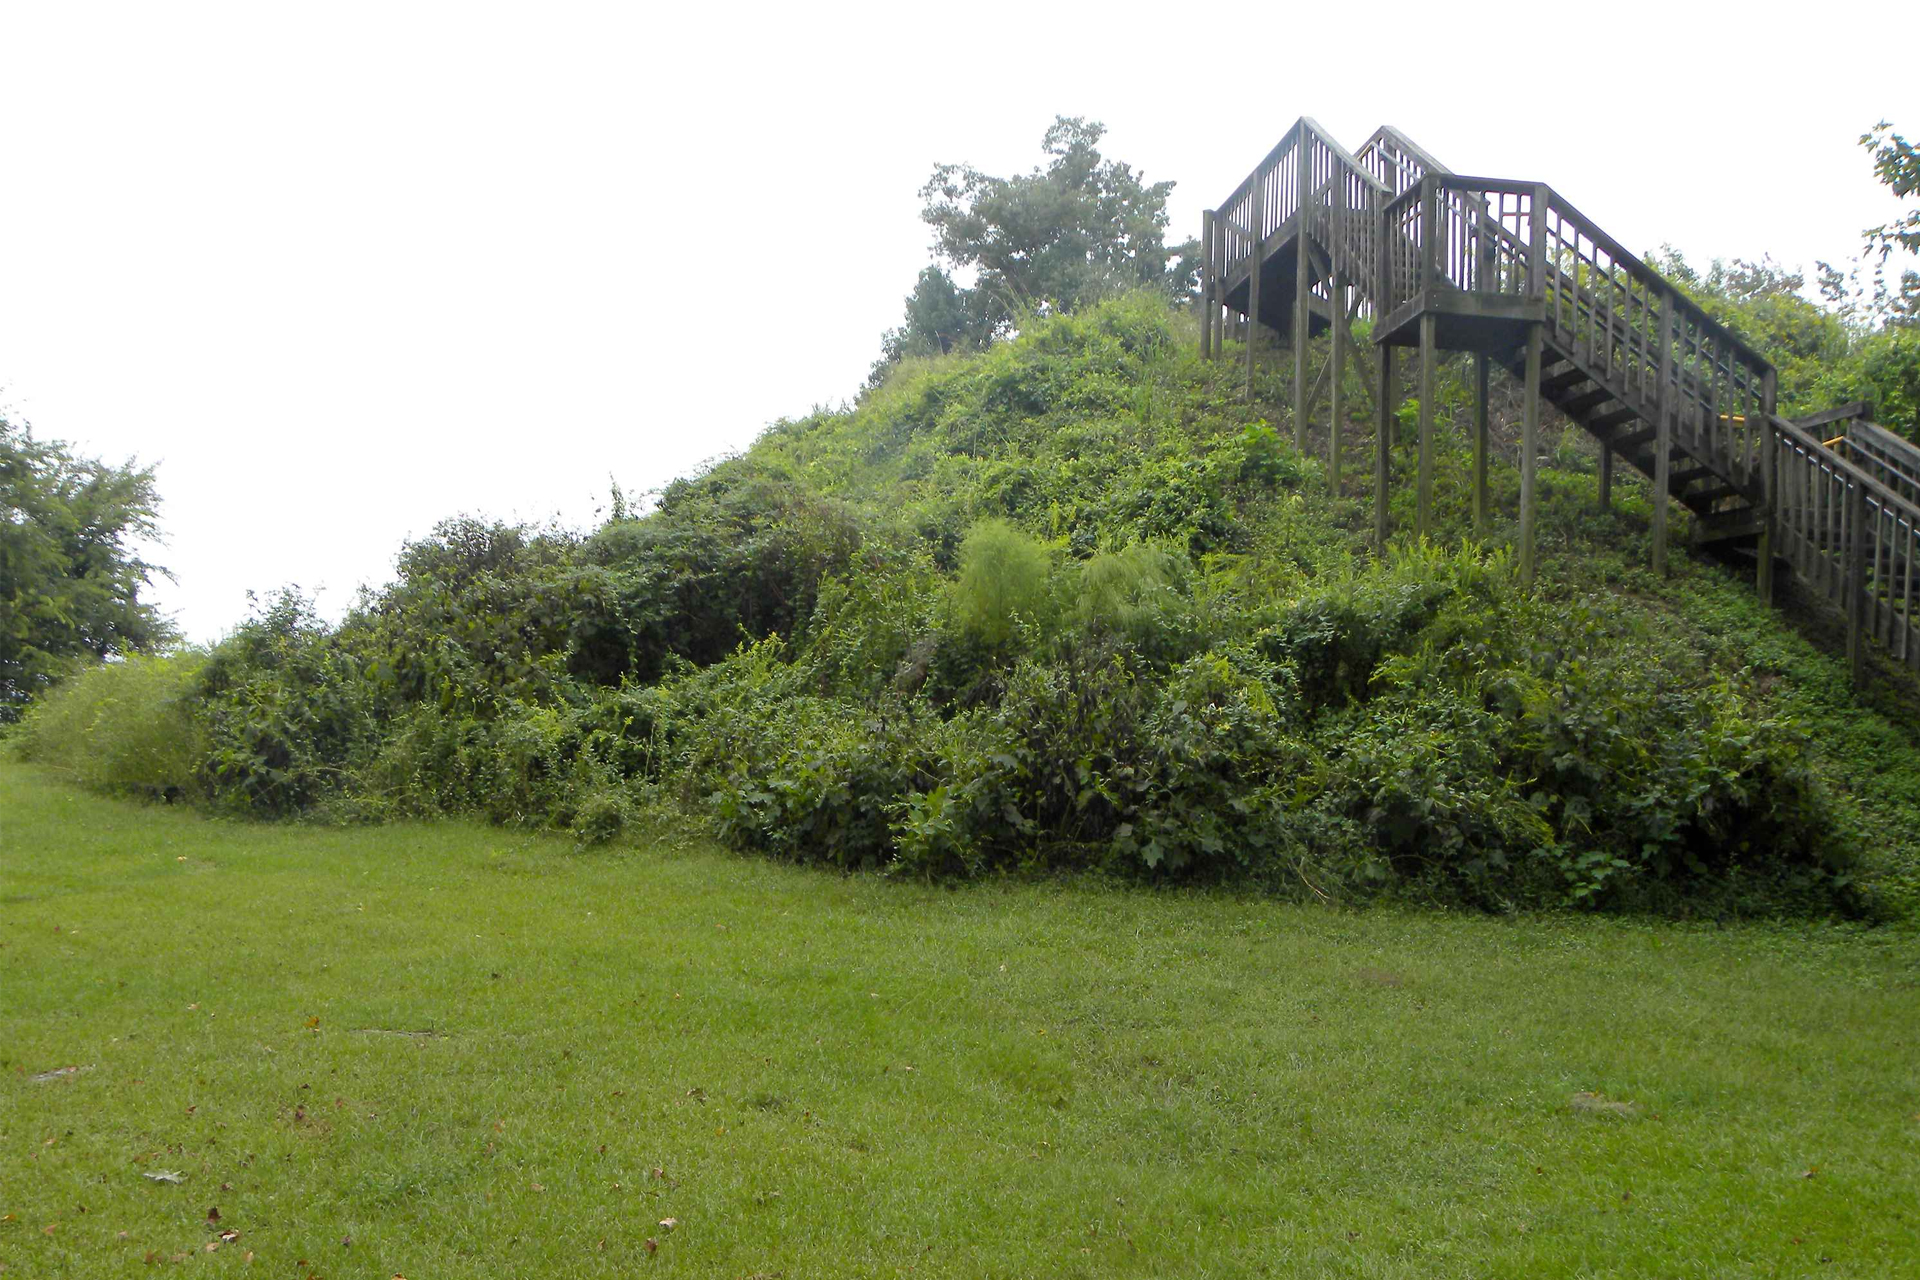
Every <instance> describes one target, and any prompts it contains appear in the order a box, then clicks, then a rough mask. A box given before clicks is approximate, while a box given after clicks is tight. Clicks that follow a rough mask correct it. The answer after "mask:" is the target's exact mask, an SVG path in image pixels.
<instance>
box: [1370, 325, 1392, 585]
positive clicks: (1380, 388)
mask: <svg viewBox="0 0 1920 1280" xmlns="http://www.w3.org/2000/svg"><path fill="white" fill-rule="evenodd" d="M1373 349H1374V354H1375V359H1376V361H1377V363H1378V365H1379V367H1378V369H1377V370H1376V371H1375V375H1374V376H1375V379H1376V381H1375V382H1374V387H1373V392H1374V394H1373V407H1374V423H1373V546H1374V550H1375V551H1377V552H1379V553H1380V554H1381V555H1385V554H1386V551H1387V534H1388V532H1389V529H1388V523H1389V522H1388V520H1387V480H1388V475H1389V473H1390V471H1391V467H1390V465H1389V464H1390V463H1391V462H1392V460H1393V411H1394V409H1395V408H1396V406H1395V404H1394V402H1393V401H1394V396H1393V348H1392V347H1390V346H1388V345H1387V344H1386V343H1384V342H1378V341H1376V342H1375V343H1374V344H1373Z"/></svg>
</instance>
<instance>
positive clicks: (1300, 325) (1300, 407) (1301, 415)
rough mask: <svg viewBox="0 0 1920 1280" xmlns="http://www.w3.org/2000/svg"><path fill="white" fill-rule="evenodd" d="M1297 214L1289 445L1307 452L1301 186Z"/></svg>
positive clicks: (1307, 321) (1308, 280) (1306, 280)
mask: <svg viewBox="0 0 1920 1280" xmlns="http://www.w3.org/2000/svg"><path fill="white" fill-rule="evenodd" d="M1301 192H1302V194H1301V197H1300V198H1301V200H1302V201H1303V203H1302V204H1301V207H1300V216H1299V221H1298V230H1296V231H1295V232H1294V247H1295V248H1296V249H1297V250H1298V253H1297V254H1296V255H1295V258H1294V264H1293V447H1294V448H1296V449H1298V450H1299V451H1300V452H1302V453H1305V452H1306V451H1307V402H1308V396H1309V395H1310V391H1309V389H1308V387H1307V334H1308V333H1309V332H1311V330H1312V328H1313V326H1312V323H1311V320H1312V313H1311V312H1310V311H1309V310H1308V309H1307V308H1308V301H1307V300H1308V298H1309V297H1310V294H1309V293H1308V290H1310V289H1311V288H1312V287H1313V278H1312V276H1310V275H1309V274H1308V273H1309V272H1310V271H1312V270H1313V265H1312V262H1311V257H1312V255H1310V254H1309V253H1308V252H1307V210H1306V205H1305V203H1304V201H1305V200H1306V195H1305V187H1304V186H1303V187H1302V188H1301Z"/></svg>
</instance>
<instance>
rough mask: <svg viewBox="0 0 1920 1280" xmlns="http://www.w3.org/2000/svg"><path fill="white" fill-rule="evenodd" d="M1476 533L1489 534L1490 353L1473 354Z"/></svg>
mask: <svg viewBox="0 0 1920 1280" xmlns="http://www.w3.org/2000/svg"><path fill="white" fill-rule="evenodd" d="M1473 385H1474V400H1473V536H1474V537H1476V538H1484V537H1486V536H1487V443H1488V441H1489V439H1490V438H1491V436H1492V434H1493V432H1492V428H1491V427H1490V425H1489V423H1488V412H1489V411H1488V407H1487V353H1486V352H1484V351H1476V352H1474V353H1473Z"/></svg>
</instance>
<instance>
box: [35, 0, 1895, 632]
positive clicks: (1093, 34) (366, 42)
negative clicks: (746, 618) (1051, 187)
mask: <svg viewBox="0 0 1920 1280" xmlns="http://www.w3.org/2000/svg"><path fill="white" fill-rule="evenodd" d="M674 9H675V12H673V13H672V14H663V13H662V12H661V10H660V9H659V8H656V7H655V6H651V5H637V4H619V5H586V4H566V3H544V4H537V5H535V4H528V5H522V6H511V7H500V6H493V5H486V4H478V3H460V4H449V5H444V6H439V5H425V4H406V3H391V2H389V3H381V4H366V5H363V4H352V3H333V4H327V5H298V6H296V5H286V4H261V3H249V4H234V5H207V4H192V3H178V2H176V3H166V4H153V3H140V4H127V5H107V4H61V3H44V2H40V0H35V2H33V3H16V2H15V0H0V183H3V184H4V185H3V187H0V405H4V406H6V407H7V408H8V410H9V416H12V417H14V418H16V419H18V418H25V419H26V420H27V421H29V422H31V423H32V424H33V426H34V429H35V431H36V432H37V434H39V435H41V436H43V437H54V438H60V439H65V440H68V441H71V442H73V443H74V444H75V445H77V446H78V447H79V448H80V449H81V450H82V451H83V452H85V453H88V454H92V455H96V456H102V457H105V458H106V459H108V460H110V461H116V462H117V461H122V460H125V459H126V458H128V457H130V456H137V457H138V458H140V459H141V460H143V461H151V462H156V463H158V464H159V479H160V490H161V494H162V498H163V501H164V507H163V513H162V514H163V519H164V523H165V527H166V532H167V545H166V546H165V547H164V548H162V549H161V550H160V551H159V553H158V558H159V559H160V560H161V562H162V563H165V564H167V565H168V566H170V567H171V568H172V569H173V570H174V572H175V573H176V574H177V576H178V582H177V583H171V584H169V583H162V584H161V585H160V588H159V591H158V598H159V600H160V601H161V603H162V605H163V606H164V607H165V608H166V609H168V610H169V611H171V612H173V613H175V615H176V617H177V620H178V622H179V623H180V625H181V626H182V627H183V628H184V630H185V631H186V632H187V633H188V634H189V635H190V636H192V637H194V638H197V639H212V638H216V637H218V636H219V635H220V634H222V633H223V632H225V631H226V630H227V629H228V628H230V627H231V626H232V625H233V624H234V623H236V622H237V621H239V620H240V619H241V618H242V617H243V616H244V615H245V612H246V592H247V591H248V590H249V589H253V590H256V591H262V592H264V591H267V590H271V589H272V588H274V587H277V586H279V585H282V584H285V583H298V584H300V585H301V586H302V587H304V588H306V589H308V590H310V591H318V592H319V593H320V600H321V604H322V607H323V609H325V610H326V611H328V612H330V613H337V612H338V611H339V610H340V609H342V608H344V607H345V606H346V605H347V604H348V603H350V602H351V599H352V594H353V590H354V588H355V587H356V585H358V584H359V583H361V582H369V583H375V584H377V583H380V582H383V581H385V580H386V579H387V577H388V575H389V572H390V569H391V566H392V561H393V556H394V553H395V552H396V551H397V550H398V548H399V546H400V544H401V542H402V541H403V540H404V539H406V538H408V537H418V536H421V535H424V534H426V533H427V532H428V531H430V530H431V528H432V527H433V525H434V524H435V522H436V521H438V520H439V519H441V518H442V517H445V516H448V515H451V514H454V513H458V512H471V513H478V514H485V515H490V516H501V517H507V518H518V519H542V518H547V517H552V516H558V517H559V518H561V519H562V520H565V521H567V522H569V523H572V524H576V525H584V524H587V523H589V522H590V521H591V520H592V518H593V515H594V512H595V509H596V508H597V507H600V506H602V505H603V504H604V502H605V499H606V495H607V491H608V482H609V477H613V478H617V479H618V481H619V482H620V484H621V485H622V486H623V487H625V488H626V489H627V490H628V491H629V492H639V491H645V490H648V489H651V488H655V487H657V486H659V485H661V484H663V483H665V482H666V481H668V480H670V479H672V478H673V477H675V476H678V475H683V474H686V473H687V472H689V471H691V470H693V469H695V468H696V467H698V465H699V464H700V463H701V461H702V460H703V459H707V458H710V457H713V456H715V455H718V454H722V453H726V452H729V451H734V450H739V449H741V448H744V447H745V446H746V445H747V444H749V443H750V442H751V441H752V439H753V438H754V436H755V435H757V434H758V433H759V431H760V430H761V429H762V428H764V427H765V425H766V424H767V423H769V422H771V421H773V420H775V419H777V418H780V417H783V416H798V415H800V414H803V413H805V412H806V411H807V410H808V409H809V408H810V407H811V406H813V405H815V404H831V403H838V402H840V401H841V400H844V399H847V398H850V397H851V396H852V395H853V394H854V393H855V391H856V390H857V389H858V387H859V385H860V383H861V380H862V379H863V378H864V376H865V374H866V371H867V368H868V365H869V363H870V362H871V360H872V359H873V356H874V354H875V351H876V348H877V343H878V338H879V334H880V331H881V330H882V329H883V328H885V327H887V326H889V325H892V324H894V323H896V322H897V320H898V317H899V314H900V309H901V301H902V298H903V296H904V295H905V293H906V292H907V290H908V289H909V288H910V287H911V286H912V283H913V278H914V274H915V272H916V271H917V270H918V269H919V268H920V267H921V266H922V265H924V264H925V263H926V262H927V261H928V251H927V246H928V231H927V228H926V227H925V226H924V225H923V224H922V223H921V222H920V221H919V219H918V217H917V214H918V209H919V201H918V199H917V197H916V195H915V192H916V191H917V190H918V188H919V187H920V185H921V183H922V182H924V181H925V179H926V176H927V172H928V170H929V169H930V168H931V167H932V166H933V164H934V163H935V162H938V161H964V162H969V163H973V164H975V165H978V166H979V167H981V168H984V169H988V170H989V171H992V172H999V173H1010V172H1015V171H1024V170H1026V169H1028V168H1031V167H1032V166H1033V165H1035V164H1036V163H1038V162H1039V160H1040V158H1041V157H1040V154H1039V140H1040V135H1041V133H1042V131H1043V130H1044V129H1045V128H1046V126H1047V125H1048V124H1049V123H1050V122H1051V120H1052V119H1053V117H1054V115H1055V114H1067V115H1084V116H1089V117H1092V118H1095V119H1098V120H1101V121H1104V122H1105V123H1106V125H1107V127H1108V131H1109V132H1108V137H1107V142H1106V146H1105V149H1106V152H1107V154H1108V155H1110V156H1113V157H1116V158H1119V159H1122V160H1125V161H1127V162H1129V163H1131V164H1133V165H1134V166H1135V167H1136V168H1138V169H1141V170H1144V172H1145V175H1146V176H1147V178H1148V179H1149V180H1154V181H1157V180H1160V179H1167V178H1171V179H1174V180H1176V181H1177V182H1178V183H1179V186H1178V187H1177V188H1176V190H1175V192H1174V196H1173V201H1172V213H1173V226H1172V228H1171V231H1170V237H1169V238H1170V239H1172V240H1178V239H1182V238H1185V237H1186V236H1188V235H1191V234H1194V233H1195V232H1196V231H1197V227H1198V222H1199V213H1200V210H1201V209H1202V208H1203V207H1206V206H1209V205H1211V204H1213V203H1216V202H1217V201H1218V200H1219V199H1220V198H1221V197H1223V196H1224V195H1226V194H1227V193H1228V192H1229V191H1230V190H1231V189H1232V188H1233V186H1234V185H1235V184H1236V183H1237V182H1238V181H1239V180H1240V178H1241V177H1242V176H1244V174H1245V173H1246V172H1247V170H1248V169H1249V168H1251V166H1252V165H1253V164H1254V162H1255V161H1257V160H1258V159H1259V158H1260V156H1262V155H1263V154H1264V153H1265V152H1266V151H1267V149H1268V148H1269V147H1271V146H1272V145H1273V143H1274V142H1275V141H1276V140H1277V139H1278V138H1279V136H1280V135H1281V133H1282V132H1283V131H1284V130H1285V129H1286V128H1287V126H1288V125H1289V124H1291V123H1292V122H1293V120H1294V119H1295V118H1296V117H1297V116H1300V115H1303V114H1304V115H1311V116H1314V117H1316V118H1317V119H1319V120H1320V122H1321V123H1322V124H1324V125H1326V126H1327V127H1328V128H1329V129H1331V130H1332V131H1333V132H1334V133H1335V135H1336V136H1338V137H1339V138H1341V139H1342V140H1343V141H1346V142H1347V143H1348V145H1350V146H1352V145H1357V144H1358V143H1359V142H1360V141H1362V140H1363V139H1364V138H1365V137H1366V136H1367V135H1368V134H1369V133H1371V132H1372V130H1373V129H1374V128H1375V127H1376V126H1377V125H1379V124H1381V123H1389V124H1393V125H1395V126H1397V127H1399V128H1401V129H1402V130H1404V131H1406V132H1407V133H1408V134H1409V135H1411V136H1412V137H1413V138H1414V139H1415V140H1417V141H1418V142H1420V143H1421V145H1423V146H1424V147H1426V148H1427V149H1428V150H1429V151H1431V152H1432V153H1433V154H1434V155H1435V156H1437V157H1438V158H1439V159H1440V160H1441V161H1443V162H1444V163H1446V164H1447V165H1449V166H1450V167H1452V168H1453V169H1455V170H1457V171H1461V172H1467V173H1477V174H1489V175H1494V176H1499V177H1512V178H1524V179H1532V180H1539V181H1545V182H1548V183H1551V184H1553V186H1555V187H1556V188H1557V189H1559V190H1560V191H1561V192H1562V193H1563V194H1564V195H1565V196H1566V197H1567V198H1568V199H1570V200H1572V201H1573V202H1574V203H1575V204H1577V205H1579V206H1580V208H1581V209H1582V210H1584V211H1585V212H1587V213H1588V214H1590V215H1591V216H1593V217H1594V218H1595V219H1596V220H1598V221H1599V222H1600V224H1601V225H1602V226H1604V227H1605V228H1607V230H1608V231H1610V232H1611V233H1612V234H1614V235H1615V236H1617V237H1618V238H1619V239H1621V240H1622V241H1624V242H1625V243H1626V244H1628V245H1630V246H1634V247H1644V248H1652V247H1655V246H1657V245H1659V244H1661V243H1663V242H1671V243H1672V244H1674V245H1676V246H1677V247H1679V248H1681V249H1682V250H1683V251H1685V252H1686V253H1687V254H1688V255H1689V256H1690V257H1694V258H1698V259H1707V258H1711V257H1714V256H1724V257H1736V256H1739V257H1758V256H1759V255H1761V254H1763V253H1771V254H1772V255H1773V256H1774V257H1775V258H1776V259H1778V260H1780V261H1782V262H1785V263H1787V264H1790V265H1799V264H1808V263H1810V262H1811V261H1812V260H1813V259H1815V258H1827V259H1834V260H1838V259H1846V258H1848V257H1850V256H1851V255H1852V254H1853V253H1855V252H1856V251H1857V248H1858V242H1859V232H1860V229H1861V228H1862V227H1863V226H1866V225H1868V224H1869V223H1878V222H1881V221H1884V220H1886V219H1887V218H1888V217H1890V216H1892V214H1893V213H1894V212H1895V211H1896V210H1897V209H1898V205H1897V204H1896V203H1895V202H1894V201H1893V200H1892V199H1891V198H1890V197H1888V196H1887V195H1886V194H1885V193H1884V192H1883V191H1882V189H1881V188H1879V187H1878V186H1877V185H1876V184H1875V182H1874V181H1873V178H1872V175H1871V172H1870V169H1869V166H1868V162H1867V158H1866V153H1865V152H1864V151H1862V150H1861V149H1860V148H1859V147H1858V146H1857V145H1855V138H1856V137H1857V136H1858V135H1859V134H1860V133H1861V132H1863V131H1864V130H1865V129H1866V128H1868V127H1869V126H1870V125H1872V124H1873V123H1874V122H1875V121H1876V120H1879V119H1881V118H1883V117H1885V118H1890V119H1892V120H1893V121H1894V123H1895V124H1896V125H1898V126H1900V127H1902V128H1903V129H1904V130H1905V131H1906V132H1908V133H1909V134H1911V133H1913V132H1915V131H1920V88H1916V83H1917V82H1916V81H1915V79H1914V77H1913V75H1912V74H1911V66H1910V56H1909V55H1910V41H1911V32H1910V31H1909V30H1907V29H1906V27H1907V25H1908V24H1907V20H1904V19H1900V18H1899V17H1898V13H1899V12H1900V7H1899V6H1898V5H1891V6H1890V5H1887V4H1885V3H1876V4H1873V5H1865V4H1859V5H1856V4H1851V3H1845V2H1839V3H1827V4H1822V5H1819V6H1814V7H1808V6H1805V5H1795V6H1791V7H1789V6H1786V5H1779V6H1768V5H1765V4H1754V5H1743V6H1738V7H1735V6H1730V5H1723V4H1712V5H1698V6H1696V5H1692V4H1689V3H1686V2H1685V0H1669V2H1668V3H1663V4H1655V5H1640V4H1634V3H1614V4H1610V5H1605V6H1602V7H1600V8H1595V7H1592V6H1586V7H1582V6H1575V5H1534V4H1528V3H1521V2H1516V3H1513V4H1510V5H1507V6H1504V7H1500V6H1496V7H1493V8H1488V7H1485V6H1482V7H1480V8H1476V9H1473V10H1472V11H1471V15H1470V14H1469V12H1468V11H1467V10H1464V9H1454V10H1448V9H1436V8H1435V7H1434V6H1432V5H1414V6H1407V7H1405V8H1398V7H1397V6H1391V5H1368V4H1365V3H1359V2H1357V0H1356V2H1355V3H1351V4H1332V5H1322V6H1311V7H1307V8H1296V7H1295V6H1292V5H1284V4H1270V5H1251V6H1250V5H1228V6H1225V7H1224V8H1218V7H1211V6H1199V5H1194V6H1183V5H1177V4H1162V5H1151V6H1146V5H1129V4H1122V3H1101V4H1087V5H1075V6H1057V7H1056V6H1050V5H1047V4H1044V3H1039V2H1038V0H1030V2H1028V3H1021V4H1013V5H1004V4H997V3H953V4H937V5H926V4H923V5H904V4H889V5H880V6H872V7H854V6H833V5H795V4H782V5H777V6H771V7H768V8H765V9H759V8H756V7H754V6H752V5H748V4H738V3H736V4H729V5H712V6H705V5H677V6H674ZM1396 9H1398V11H1395V10H1396ZM1202 15H1206V17H1205V20H1203V18H1202ZM1434 17H1439V18H1441V19H1443V21H1442V22H1441V23H1439V24H1437V25H1431V24H1430V25H1425V26H1423V25H1422V24H1423V23H1430V20H1431V19H1432V18H1434ZM1469 19H1471V20H1469Z"/></svg>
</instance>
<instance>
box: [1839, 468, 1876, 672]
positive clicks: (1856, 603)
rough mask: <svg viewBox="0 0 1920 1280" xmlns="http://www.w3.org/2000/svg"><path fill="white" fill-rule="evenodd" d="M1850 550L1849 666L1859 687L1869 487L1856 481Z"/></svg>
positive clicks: (1850, 495)
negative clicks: (1867, 488)
mask: <svg viewBox="0 0 1920 1280" xmlns="http://www.w3.org/2000/svg"><path fill="white" fill-rule="evenodd" d="M1846 501H1847V517H1846V533H1845V535H1844V536H1843V540H1842V542H1841V545H1842V546H1843V547H1844V548H1845V549H1846V557H1847V578H1846V584H1845V586H1846V593H1847V594H1846V601H1847V668H1848V670H1850V671H1851V672H1852V673H1853V683H1854V686H1855V687H1856V688H1858V687H1859V686H1860V685H1862V684H1864V683H1866V678H1867V545H1868V543H1869V541H1870V539H1869V537H1868V535H1867V490H1866V487H1865V486H1864V485H1862V484H1860V483H1859V482H1858V481H1857V480H1856V481H1849V482H1848V484H1847V499H1846Z"/></svg>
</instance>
